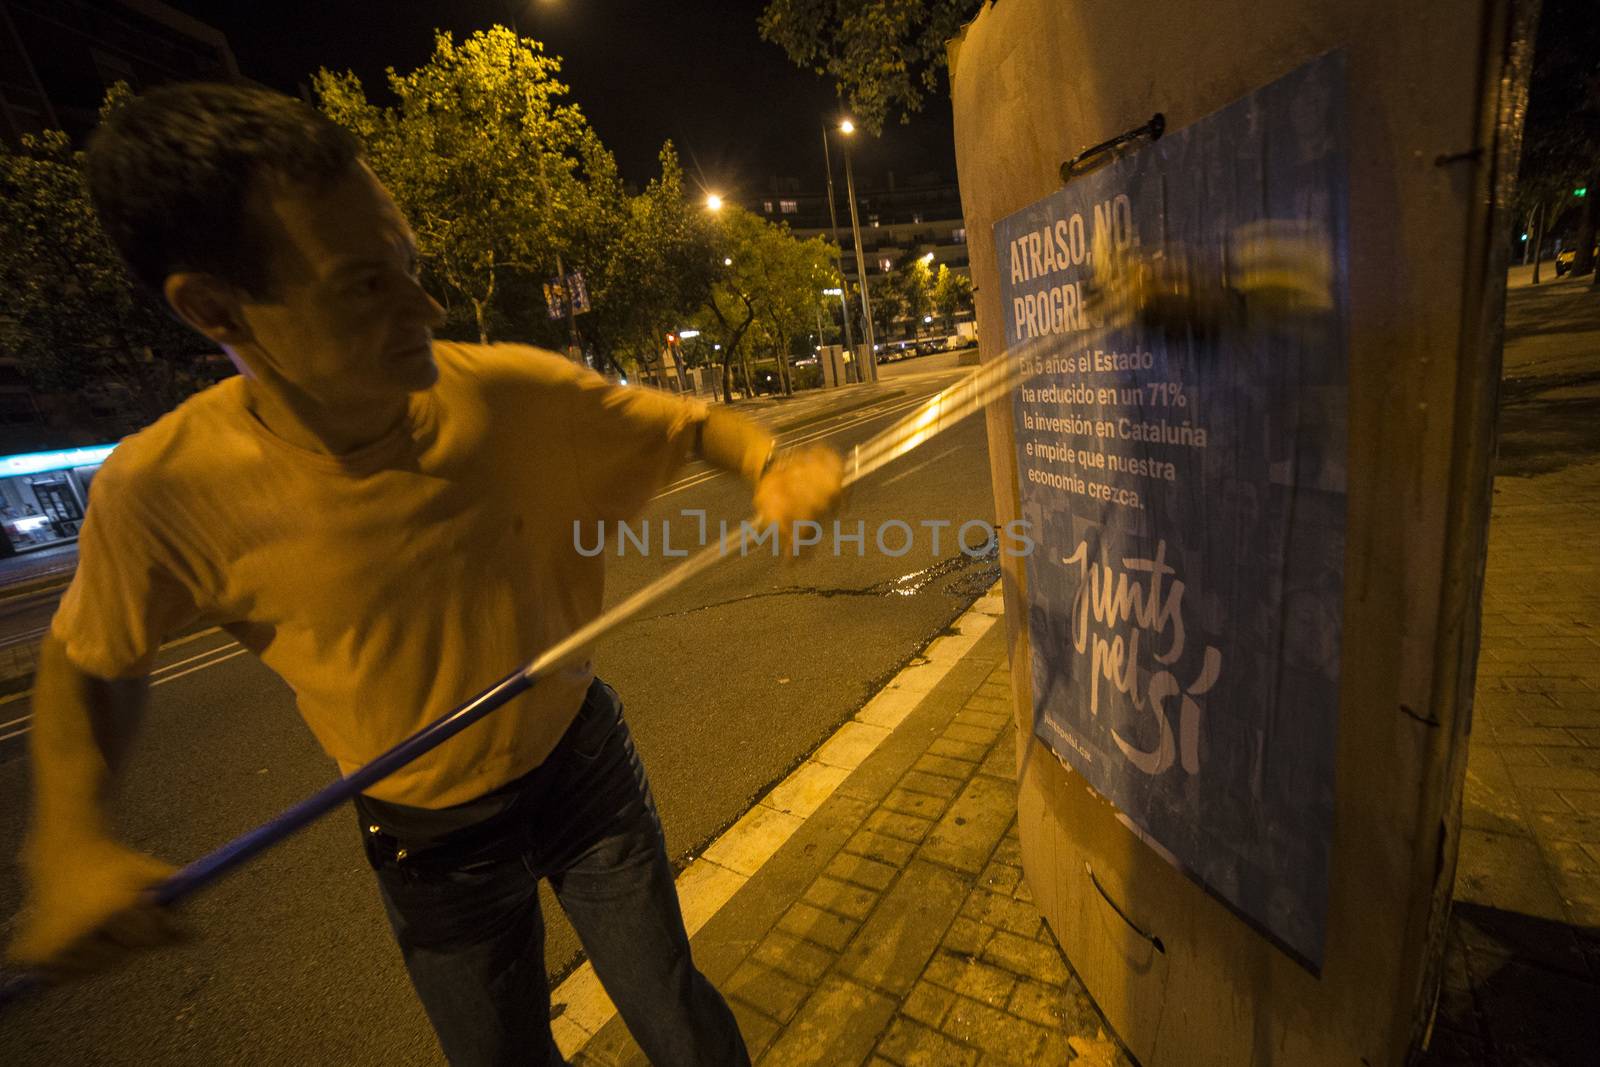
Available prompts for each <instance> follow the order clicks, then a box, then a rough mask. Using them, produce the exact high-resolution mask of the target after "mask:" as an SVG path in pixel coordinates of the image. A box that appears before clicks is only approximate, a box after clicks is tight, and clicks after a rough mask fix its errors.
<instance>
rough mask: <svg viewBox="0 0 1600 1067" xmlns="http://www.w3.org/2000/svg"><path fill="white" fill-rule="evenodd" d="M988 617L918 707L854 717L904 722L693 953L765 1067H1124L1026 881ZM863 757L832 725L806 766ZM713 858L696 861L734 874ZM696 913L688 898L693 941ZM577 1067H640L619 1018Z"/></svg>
mask: <svg viewBox="0 0 1600 1067" xmlns="http://www.w3.org/2000/svg"><path fill="white" fill-rule="evenodd" d="M998 610H999V603H998V597H995V596H992V595H991V596H990V597H988V598H986V599H985V600H984V601H980V602H979V606H978V609H977V612H976V613H969V615H968V616H967V617H965V618H964V619H963V621H962V623H961V624H959V626H958V628H957V632H956V635H954V636H955V639H959V638H960V636H961V635H963V634H964V635H967V636H969V637H970V635H971V634H972V633H973V632H974V630H977V629H980V628H981V629H982V631H983V636H982V637H981V638H979V639H978V640H976V641H975V642H972V643H971V648H970V651H966V652H964V653H963V654H962V655H961V656H960V657H959V659H958V660H957V661H955V662H954V663H953V664H952V665H950V666H949V667H948V669H947V670H946V672H945V673H944V674H943V677H942V679H941V680H940V681H938V682H937V684H935V685H934V686H933V687H932V688H931V689H930V690H928V691H927V692H926V693H925V694H920V693H916V692H915V690H914V686H915V683H914V682H906V683H904V684H906V685H909V686H911V687H913V688H912V690H911V691H910V692H909V694H906V695H905V696H906V699H896V698H895V697H894V690H895V688H896V685H895V684H894V683H891V686H890V688H889V689H888V690H886V691H885V692H886V694H888V699H887V700H884V699H883V698H882V695H880V698H879V699H876V700H875V701H874V702H873V703H871V704H869V705H868V706H867V708H865V709H863V715H865V716H866V719H867V720H875V721H864V720H863V719H862V718H861V717H860V716H858V719H857V720H856V722H857V724H859V725H861V726H865V727H872V728H876V729H887V728H886V727H883V726H879V725H877V723H881V722H885V721H888V719H890V718H893V717H894V716H895V715H899V716H901V721H900V722H899V724H898V726H896V727H894V728H893V729H892V731H889V732H887V734H886V736H883V737H881V738H879V739H878V743H877V744H876V746H875V747H874V748H873V749H872V751H871V753H870V755H866V756H865V757H864V758H862V759H860V760H859V761H858V765H857V766H856V767H855V769H854V770H853V771H851V772H849V773H848V774H847V775H846V776H843V777H842V778H840V779H839V780H837V783H836V784H835V785H833V786H831V787H830V788H829V791H828V795H827V798H826V799H825V800H822V801H821V802H820V805H818V806H817V807H816V808H815V811H814V813H813V814H812V815H811V816H810V817H809V818H806V819H804V821H803V822H801V823H799V825H798V826H797V827H795V828H794V830H793V833H792V835H791V836H789V837H788V839H787V841H786V843H784V844H783V845H782V846H781V847H780V848H778V849H777V850H776V851H775V852H774V853H773V854H772V855H771V858H770V859H767V860H766V861H765V862H764V863H757V864H756V865H755V866H754V867H753V868H752V873H751V874H750V876H749V877H748V880H747V881H746V882H745V883H744V884H743V886H742V888H740V889H739V890H738V891H737V892H735V893H734V894H732V896H731V897H730V898H729V899H728V900H727V903H726V904H725V905H723V906H722V907H721V908H720V910H717V911H716V912H715V914H714V915H713V916H712V917H711V918H710V919H709V920H708V921H705V923H704V926H703V927H702V928H701V929H700V930H699V932H698V934H697V935H696V936H695V937H694V952H695V959H696V962H697V963H698V964H699V965H700V967H701V969H702V970H704V971H705V972H706V974H707V975H708V976H709V977H710V979H711V980H712V981H713V982H714V983H716V985H717V986H718V988H720V989H721V990H723V992H724V993H725V994H726V995H727V996H728V998H729V1001H730V1003H731V1004H732V1005H733V1009H734V1012H735V1014H737V1016H738V1017H739V1021H740V1025H741V1027H742V1028H743V1031H744V1034H745V1038H746V1040H747V1042H748V1043H749V1046H750V1051H751V1053H752V1055H753V1056H754V1057H755V1060H756V1062H757V1063H758V1064H759V1065H761V1067H779V1065H782V1067H791V1065H799V1064H818V1065H828V1067H838V1065H844V1064H850V1065H854V1064H863V1063H865V1064H869V1065H873V1067H879V1065H889V1064H903V1065H906V1067H912V1065H918V1064H933V1065H939V1067H945V1065H955V1067H960V1065H973V1064H980V1063H981V1064H1006V1063H1021V1064H1061V1063H1066V1062H1068V1061H1070V1060H1077V1061H1079V1062H1082V1063H1085V1064H1129V1063H1131V1061H1130V1060H1129V1059H1127V1057H1126V1055H1125V1054H1124V1053H1122V1051H1121V1050H1120V1048H1119V1047H1118V1045H1117V1044H1116V1041H1115V1039H1114V1038H1112V1037H1111V1036H1110V1034H1109V1028H1108V1027H1107V1026H1106V1023H1105V1021H1104V1020H1103V1019H1102V1018H1101V1017H1100V1014H1099V1012H1098V1011H1097V1010H1096V1009H1095V1007H1094V1005H1093V1003H1092V1002H1091V1001H1090V1000H1089V997H1088V995H1087V993H1086V992H1085V991H1084V988H1083V986H1082V984H1081V983H1080V982H1079V981H1078V979H1077V977H1076V976H1075V975H1074V974H1073V973H1072V971H1071V969H1070V968H1069V967H1068V966H1067V964H1066V962H1065V960H1064V957H1063V956H1062V953H1061V950H1060V949H1059V947H1057V945H1056V944H1055V941H1054V939H1053V938H1052V937H1051V935H1050V932H1049V930H1048V929H1047V928H1046V927H1045V925H1044V923H1043V921H1042V920H1041V919H1040V917H1039V913H1038V911H1037V910H1035V908H1034V907H1033V905H1032V903H1031V899H1032V898H1031V896H1030V894H1029V892H1028V887H1027V883H1026V881H1025V880H1024V879H1023V877H1022V866H1021V865H1022V861H1021V855H1020V850H1019V845H1018V841H1017V829H1016V802H1015V790H1016V784H1015V780H1014V777H1015V760H1016V737H1015V731H1014V729H1013V727H1012V726H1011V724H1010V715H1009V710H1008V709H1009V707H1010V675H1009V668H1008V667H1007V664H1006V651H1005V643H1004V629H1005V628H1004V624H1003V623H1000V624H995V623H994V620H993V616H994V614H995V613H997V612H998ZM978 613H983V614H987V615H988V616H989V619H988V620H987V624H984V623H982V622H977V623H975V622H974V618H973V617H974V614H978ZM941 640H948V639H941ZM930 651H931V650H930ZM933 654H934V656H935V658H937V653H933ZM916 669H917V668H915V667H914V668H912V671H910V672H908V674H909V673H914V672H915V670H916ZM902 678H904V676H902ZM913 698H914V699H913ZM875 705H876V707H875ZM861 736H862V737H864V736H866V735H865V734H862V735H861ZM859 740H860V739H859V738H858V737H857V736H856V734H855V733H854V732H852V731H850V730H849V729H848V727H847V729H846V730H844V731H841V734H839V735H836V737H835V739H834V740H833V741H830V742H829V743H828V744H827V745H824V747H823V749H821V750H819V752H818V758H819V759H824V760H826V759H830V758H833V757H836V756H841V755H842V756H845V757H846V760H844V761H848V754H847V753H845V751H844V749H846V748H848V747H850V746H856V745H858V744H859ZM830 746H840V747H838V748H835V749H834V751H833V754H832V755H831V756H830V752H829V748H830ZM828 765H830V764H823V766H828ZM783 789H784V787H783V786H780V787H779V790H776V791H774V796H777V797H779V802H780V804H781V803H783V798H782V790H783ZM802 803H804V802H803V801H802ZM725 840H726V839H725ZM721 845H722V842H719V843H718V845H716V846H713V847H712V848H711V849H708V850H707V857H706V858H711V857H717V858H719V859H721V860H722V861H723V862H725V863H729V864H732V865H733V866H734V867H738V866H740V865H741V864H740V857H739V856H738V855H737V854H736V852H730V851H728V850H722V851H719V848H720V846H721ZM706 858H703V859H702V860H701V861H699V862H704V860H705V859H706ZM680 884H681V881H680ZM691 896H693V894H691ZM696 910H697V907H696V905H695V903H694V901H693V900H692V899H690V900H686V902H685V911H686V916H688V917H689V920H690V925H691V926H693V925H694V922H695V918H696V916H695V915H694V912H695V911H696ZM567 988H568V987H567V986H565V985H564V986H563V987H562V989H561V990H558V991H557V995H556V998H555V1002H556V1004H557V1008H556V1010H557V1012H558V1013H559V1014H558V1018H557V1029H558V1033H564V1034H565V1035H566V1036H567V1040H565V1041H564V1042H563V1044H564V1047H566V1048H568V1049H569V1050H570V1049H571V1048H572V1047H573V1044H574V1041H573V1039H572V1037H571V1034H572V1031H571V1030H570V1029H564V1028H563V1027H562V1025H561V1023H562V1019H561V1016H562V1015H565V1014H566V1013H567V1011H568V1010H572V1011H575V1012H581V1011H583V1010H586V1009H585V1008H583V1007H580V1006H579V1005H576V1004H573V1003H571V1002H570V1001H568V1000H565V999H563V995H562V993H563V991H564V990H567ZM607 1006H609V1005H607ZM587 1010H592V1009H587ZM573 1059H574V1062H575V1063H579V1064H590V1065H595V1064H604V1065H613V1064H642V1063H644V1062H645V1061H644V1058H643V1056H642V1054H641V1053H640V1052H639V1050H638V1048H637V1046H636V1045H634V1044H633V1041H632V1039H631V1038H630V1037H629V1036H628V1034H627V1031H626V1029H625V1028H624V1027H623V1025H622V1023H621V1022H620V1021H619V1020H617V1019H615V1018H614V1017H613V1018H611V1020H610V1021H609V1022H607V1023H605V1025H604V1026H603V1027H601V1028H600V1030H599V1032H598V1034H597V1035H596V1036H595V1037H594V1038H593V1039H592V1040H589V1041H588V1042H587V1044H585V1045H584V1046H583V1047H582V1050H581V1051H580V1052H578V1053H577V1055H576V1056H574V1057H573Z"/></svg>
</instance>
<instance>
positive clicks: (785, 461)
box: [755, 445, 844, 550]
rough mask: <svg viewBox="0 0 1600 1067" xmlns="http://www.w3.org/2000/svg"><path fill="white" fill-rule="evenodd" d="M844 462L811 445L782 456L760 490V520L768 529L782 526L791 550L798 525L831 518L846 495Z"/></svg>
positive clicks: (783, 540) (782, 538)
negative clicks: (796, 525)
mask: <svg viewBox="0 0 1600 1067" xmlns="http://www.w3.org/2000/svg"><path fill="white" fill-rule="evenodd" d="M843 482H844V461H843V460H842V459H840V458H839V453H837V452H835V451H834V450H833V449H831V448H828V447H826V446H825V445H811V446H810V447H807V448H799V449H795V450H794V451H793V452H785V453H783V454H782V455H780V456H778V457H777V459H775V460H774V461H773V463H772V466H771V467H769V468H768V469H767V473H766V474H764V475H763V476H762V478H761V483H760V484H759V485H757V486H756V498H755V504H756V517H757V522H758V525H759V526H760V527H761V528H762V529H765V528H766V527H767V526H768V525H770V524H772V523H777V525H778V540H779V543H780V544H782V545H783V546H784V548H785V549H786V550H787V549H788V546H789V544H790V542H791V540H792V538H793V536H794V524H795V523H797V522H806V521H816V520H817V519H821V518H823V517H824V516H827V515H831V514H832V513H833V512H834V511H835V510H836V509H837V508H838V507H839V499H840V497H841V496H842V495H843V492H844V487H843Z"/></svg>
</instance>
